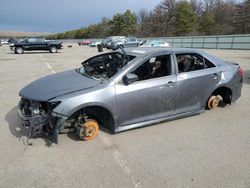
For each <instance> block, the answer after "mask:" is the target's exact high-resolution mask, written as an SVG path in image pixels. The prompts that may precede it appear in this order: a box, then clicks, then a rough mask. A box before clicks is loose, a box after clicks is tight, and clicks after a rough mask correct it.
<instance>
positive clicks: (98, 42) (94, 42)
mask: <svg viewBox="0 0 250 188" xmlns="http://www.w3.org/2000/svg"><path fill="white" fill-rule="evenodd" d="M98 44H101V41H92V42H91V43H90V45H89V46H90V47H96V46H97V45H98Z"/></svg>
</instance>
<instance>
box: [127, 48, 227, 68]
mask: <svg viewBox="0 0 250 188" xmlns="http://www.w3.org/2000/svg"><path fill="white" fill-rule="evenodd" d="M124 51H125V52H126V53H128V54H131V55H134V56H144V55H146V54H150V53H156V52H169V53H198V54H200V55H202V56H204V57H205V58H207V59H208V60H210V61H211V62H213V63H215V64H216V65H217V66H224V65H225V62H224V61H222V60H221V59H219V58H217V57H215V56H212V55H210V54H208V53H206V52H205V51H203V50H199V49H193V48H171V47H170V48H167V47H139V48H125V49H124Z"/></svg>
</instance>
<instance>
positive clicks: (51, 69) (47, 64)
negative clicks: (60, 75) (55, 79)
mask: <svg viewBox="0 0 250 188" xmlns="http://www.w3.org/2000/svg"><path fill="white" fill-rule="evenodd" d="M39 56H40V58H41V60H43V61H45V60H46V59H45V58H44V57H43V56H42V54H39ZM44 63H45V65H46V66H47V67H48V68H49V70H50V71H51V72H52V73H53V74H55V73H56V71H55V70H54V69H53V68H52V67H51V65H50V64H49V63H47V62H44Z"/></svg>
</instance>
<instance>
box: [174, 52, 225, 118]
mask: <svg viewBox="0 0 250 188" xmlns="http://www.w3.org/2000/svg"><path fill="white" fill-rule="evenodd" d="M175 55H176V56H175V57H176V61H177V65H178V66H177V70H178V72H177V92H176V114H181V113H185V112H192V111H197V110H200V109H202V108H204V107H205V106H204V105H205V104H206V101H207V96H209V95H210V94H211V93H212V92H213V91H214V89H215V88H216V85H217V84H218V82H219V81H220V77H221V73H220V72H219V71H218V68H217V67H216V66H215V65H214V64H213V63H212V62H210V61H209V60H207V59H206V58H204V57H203V56H201V55H200V54H196V53H176V54H175Z"/></svg>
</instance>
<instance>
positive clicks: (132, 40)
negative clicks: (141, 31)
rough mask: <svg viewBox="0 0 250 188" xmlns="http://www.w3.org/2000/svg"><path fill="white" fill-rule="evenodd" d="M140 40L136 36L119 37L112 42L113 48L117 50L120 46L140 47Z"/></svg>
mask: <svg viewBox="0 0 250 188" xmlns="http://www.w3.org/2000/svg"><path fill="white" fill-rule="evenodd" d="M139 45H140V42H139V41H138V40H137V38H136V37H127V38H123V39H118V40H116V41H113V42H112V43H111V48H112V50H117V49H118V46H121V47H122V48H130V47H138V46H139Z"/></svg>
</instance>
